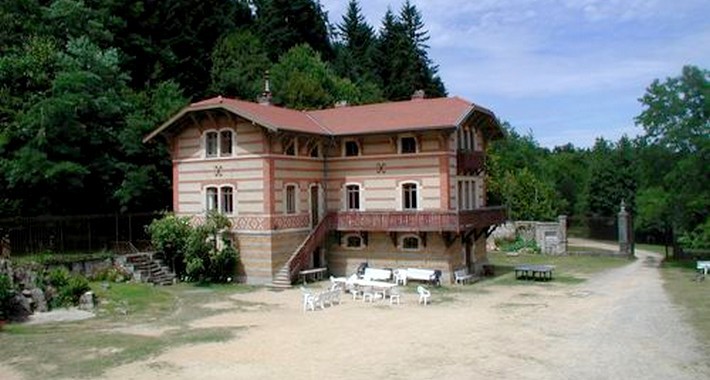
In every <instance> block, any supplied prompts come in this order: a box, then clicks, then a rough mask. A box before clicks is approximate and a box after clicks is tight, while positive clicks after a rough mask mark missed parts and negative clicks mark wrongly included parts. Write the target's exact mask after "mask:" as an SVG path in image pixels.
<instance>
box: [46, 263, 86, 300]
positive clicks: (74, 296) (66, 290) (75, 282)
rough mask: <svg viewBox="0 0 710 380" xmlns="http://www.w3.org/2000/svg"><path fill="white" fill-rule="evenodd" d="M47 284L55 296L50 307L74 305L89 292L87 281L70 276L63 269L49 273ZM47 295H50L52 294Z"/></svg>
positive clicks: (79, 277)
mask: <svg viewBox="0 0 710 380" xmlns="http://www.w3.org/2000/svg"><path fill="white" fill-rule="evenodd" d="M48 282H49V285H50V286H52V287H53V288H54V289H56V296H53V297H52V299H51V300H50V304H51V305H52V307H61V306H73V305H76V304H78V303H79V298H80V297H81V295H82V294H84V293H86V292H88V291H89V290H91V288H90V287H89V281H88V280H87V279H86V278H85V277H84V276H79V275H72V274H70V273H69V271H68V270H67V269H66V268H64V267H62V268H56V269H53V270H52V271H50V272H49V275H48ZM47 293H48V294H50V295H51V294H52V293H54V292H52V291H48V292H47Z"/></svg>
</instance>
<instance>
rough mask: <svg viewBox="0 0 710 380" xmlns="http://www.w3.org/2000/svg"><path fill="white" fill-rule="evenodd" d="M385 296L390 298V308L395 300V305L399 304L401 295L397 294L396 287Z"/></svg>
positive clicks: (397, 289)
mask: <svg viewBox="0 0 710 380" xmlns="http://www.w3.org/2000/svg"><path fill="white" fill-rule="evenodd" d="M387 296H388V297H389V298H390V306H392V305H393V304H394V301H395V300H397V305H399V304H400V300H401V294H400V293H399V288H397V287H396V286H395V287H394V288H391V289H390V290H389V291H388V292H387Z"/></svg>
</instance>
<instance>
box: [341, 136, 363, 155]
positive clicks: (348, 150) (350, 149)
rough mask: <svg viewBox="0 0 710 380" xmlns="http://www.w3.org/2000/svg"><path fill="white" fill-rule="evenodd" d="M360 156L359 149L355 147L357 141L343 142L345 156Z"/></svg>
mask: <svg viewBox="0 0 710 380" xmlns="http://www.w3.org/2000/svg"><path fill="white" fill-rule="evenodd" d="M359 155H360V147H359V146H358V145H357V141H353V140H350V141H346V142H345V156H347V157H354V156H359Z"/></svg>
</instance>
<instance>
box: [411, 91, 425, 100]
mask: <svg viewBox="0 0 710 380" xmlns="http://www.w3.org/2000/svg"><path fill="white" fill-rule="evenodd" d="M421 99H424V90H422V89H419V90H417V91H414V93H413V94H412V100H421Z"/></svg>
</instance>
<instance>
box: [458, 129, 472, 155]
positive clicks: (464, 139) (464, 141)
mask: <svg viewBox="0 0 710 380" xmlns="http://www.w3.org/2000/svg"><path fill="white" fill-rule="evenodd" d="M456 137H457V140H458V148H459V149H461V150H475V145H476V132H475V130H474V129H473V128H460V129H459V130H458V131H457V132H456Z"/></svg>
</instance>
